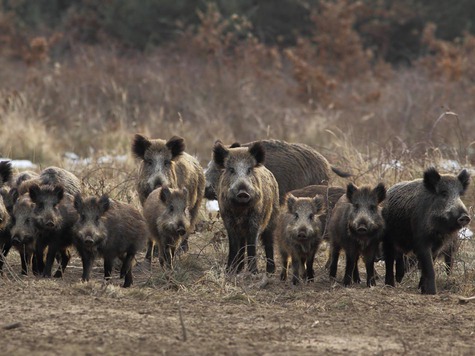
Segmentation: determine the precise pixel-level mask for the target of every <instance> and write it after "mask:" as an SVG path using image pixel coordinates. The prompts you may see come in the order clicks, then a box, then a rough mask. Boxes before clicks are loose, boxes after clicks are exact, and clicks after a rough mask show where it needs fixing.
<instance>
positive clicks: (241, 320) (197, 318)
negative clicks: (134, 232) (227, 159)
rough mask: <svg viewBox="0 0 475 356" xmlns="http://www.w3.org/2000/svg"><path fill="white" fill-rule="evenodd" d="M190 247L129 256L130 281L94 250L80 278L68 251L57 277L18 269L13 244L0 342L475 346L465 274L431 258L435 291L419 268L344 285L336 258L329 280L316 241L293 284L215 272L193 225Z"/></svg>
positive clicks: (222, 244)
mask: <svg viewBox="0 0 475 356" xmlns="http://www.w3.org/2000/svg"><path fill="white" fill-rule="evenodd" d="M190 252H191V253H189V254H187V255H186V256H183V257H181V258H180V260H179V261H178V263H177V266H176V269H175V271H173V272H171V273H165V272H163V270H161V269H160V267H159V266H158V264H156V263H154V264H153V265H152V269H151V270H150V269H149V268H147V265H145V264H143V263H141V262H142V261H143V255H140V256H138V258H137V260H138V262H139V265H138V266H137V267H136V269H135V273H134V276H135V283H134V285H133V286H132V288H130V289H123V288H121V287H120V284H121V283H122V281H120V280H119V279H118V278H115V279H113V280H112V281H111V282H109V283H108V284H105V283H104V282H103V281H102V267H101V263H100V261H98V262H97V263H96V267H95V268H94V270H93V276H92V280H93V281H91V282H89V283H81V282H80V276H81V262H80V260H79V258H78V257H77V256H75V257H74V258H73V260H72V264H71V265H70V266H69V267H68V269H67V270H66V273H65V276H64V278H63V279H59V280H58V279H49V280H48V279H41V278H37V277H33V276H28V277H26V278H21V277H19V271H20V264H19V257H18V254H17V253H16V252H13V251H12V252H11V253H10V255H9V257H8V266H7V269H6V271H5V273H4V276H3V277H2V278H0V303H1V304H0V312H1V315H2V317H1V321H0V353H1V354H5V355H27V354H35V355H56V354H57V355H60V354H61V355H97V354H164V355H174V354H196V355H207V354H226V355H228V354H229V355H246V354H252V355H255V354H257V355H265V354H283V355H304V354H336V355H339V354H352V355H353V354H357V355H360V354H361V355H366V354H380V355H396V354H397V355H400V354H418V355H419V354H422V355H424V354H427V355H429V354H430V355H437V354H444V355H462V354H464V355H474V354H475V301H473V302H468V303H466V304H462V303H460V302H459V295H463V294H465V296H468V295H467V294H470V293H472V292H473V290H474V288H473V283H474V280H473V278H472V277H473V274H470V273H471V271H467V269H463V267H460V268H459V270H458V273H455V274H454V276H453V277H447V276H446V275H445V273H444V272H443V271H442V270H443V269H442V268H438V279H437V284H438V287H439V294H438V295H436V296H422V295H420V294H419V292H418V290H417V279H418V272H417V271H413V272H411V273H410V274H409V276H408V278H406V279H405V281H403V283H402V284H401V285H399V286H398V287H397V288H390V287H384V286H382V283H381V281H379V283H378V286H376V287H375V288H371V289H369V288H366V287H365V286H364V285H356V286H352V287H350V288H344V287H342V285H341V278H342V276H341V272H342V269H343V264H340V267H339V274H338V281H339V283H330V281H329V278H328V275H327V272H326V271H325V268H324V263H325V258H326V257H325V252H324V251H322V252H321V253H320V254H319V256H318V259H317V262H316V275H317V280H316V281H315V283H311V284H307V285H303V286H298V287H295V288H294V287H291V285H290V282H281V281H280V280H279V279H278V274H276V275H275V276H271V277H269V278H267V277H266V276H265V275H263V274H259V275H257V276H251V275H249V274H246V273H244V274H243V275H239V276H237V277H229V276H225V274H224V273H223V266H224V262H225V260H226V241H225V240H224V239H223V238H222V235H220V234H219V233H214V237H213V236H211V235H210V234H209V233H197V234H195V235H194V236H192V238H191V251H190ZM260 255H262V251H260ZM343 260H344V258H343ZM262 262H263V261H260V263H261V265H263V263H262ZM463 262H464V261H463ZM464 263H465V262H464ZM459 265H460V264H459ZM261 269H262V268H261ZM378 270H379V272H380V273H381V274H382V271H383V268H382V264H380V265H379V266H378ZM360 271H361V273H362V275H363V276H364V268H362V266H361V267H360ZM117 274H118V273H116V275H117ZM362 279H363V278H362Z"/></svg>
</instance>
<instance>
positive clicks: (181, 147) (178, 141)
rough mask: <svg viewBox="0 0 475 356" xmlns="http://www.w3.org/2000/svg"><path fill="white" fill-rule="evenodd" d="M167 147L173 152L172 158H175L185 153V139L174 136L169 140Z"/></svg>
mask: <svg viewBox="0 0 475 356" xmlns="http://www.w3.org/2000/svg"><path fill="white" fill-rule="evenodd" d="M166 146H167V148H168V149H169V150H170V151H171V152H172V157H173V158H175V157H176V156H179V155H181V154H182V153H183V152H184V151H185V139H184V138H183V137H180V136H173V137H172V138H171V139H169V140H168V142H167V143H166Z"/></svg>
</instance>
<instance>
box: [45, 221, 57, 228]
mask: <svg viewBox="0 0 475 356" xmlns="http://www.w3.org/2000/svg"><path fill="white" fill-rule="evenodd" d="M45 226H46V227H48V228H50V229H52V228H54V226H55V225H54V221H53V220H48V221H47V222H46V223H45Z"/></svg>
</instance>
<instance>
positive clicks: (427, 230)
mask: <svg viewBox="0 0 475 356" xmlns="http://www.w3.org/2000/svg"><path fill="white" fill-rule="evenodd" d="M469 184H470V174H469V173H468V171H466V170H462V171H461V172H460V173H459V174H458V175H457V176H454V175H440V174H439V173H438V172H437V170H436V169H435V168H429V169H427V170H426V171H425V172H424V177H423V179H415V180H413V181H407V182H400V183H398V184H396V185H394V186H392V187H391V188H390V189H389V190H388V199H387V200H386V202H385V204H384V209H383V216H384V219H385V220H386V232H385V234H384V239H383V246H384V258H385V263H386V278H385V282H386V284H388V285H391V286H394V285H395V281H394V262H395V261H396V280H397V281H398V282H400V281H401V280H402V278H403V276H404V263H403V254H404V253H409V252H411V251H413V252H414V254H415V255H416V256H417V259H418V261H419V266H420V268H421V279H420V282H419V287H420V288H421V292H422V293H423V294H436V293H437V289H436V285H435V272H434V265H433V259H434V258H436V257H437V256H438V255H439V254H440V253H441V252H445V251H448V250H450V249H451V248H452V247H453V246H456V245H455V244H456V239H457V235H458V231H459V230H460V229H461V228H462V227H464V226H466V225H467V224H468V223H470V217H469V216H468V212H467V208H466V207H465V205H464V203H463V202H462V200H461V198H460V197H461V196H462V195H463V194H464V193H465V191H466V190H467V188H468V186H469ZM452 253H453V251H452V252H451V253H450V257H451V258H452Z"/></svg>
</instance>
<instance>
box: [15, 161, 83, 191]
mask: <svg viewBox="0 0 475 356" xmlns="http://www.w3.org/2000/svg"><path fill="white" fill-rule="evenodd" d="M27 176H30V178H29V179H26V177H27ZM16 183H17V188H18V192H19V193H20V195H23V194H25V193H27V192H28V191H29V189H30V187H31V186H32V185H39V186H41V185H49V186H61V187H63V190H64V192H66V193H68V194H71V195H72V196H74V195H75V194H78V193H80V192H81V181H80V180H79V178H78V177H76V176H75V175H74V174H73V173H71V172H69V171H67V170H65V169H63V168H59V167H48V168H45V169H43V170H42V171H41V172H40V175H39V176H35V175H34V174H30V173H28V174H22V175H19V176H18V177H17V181H16ZM18 183H19V184H18Z"/></svg>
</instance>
